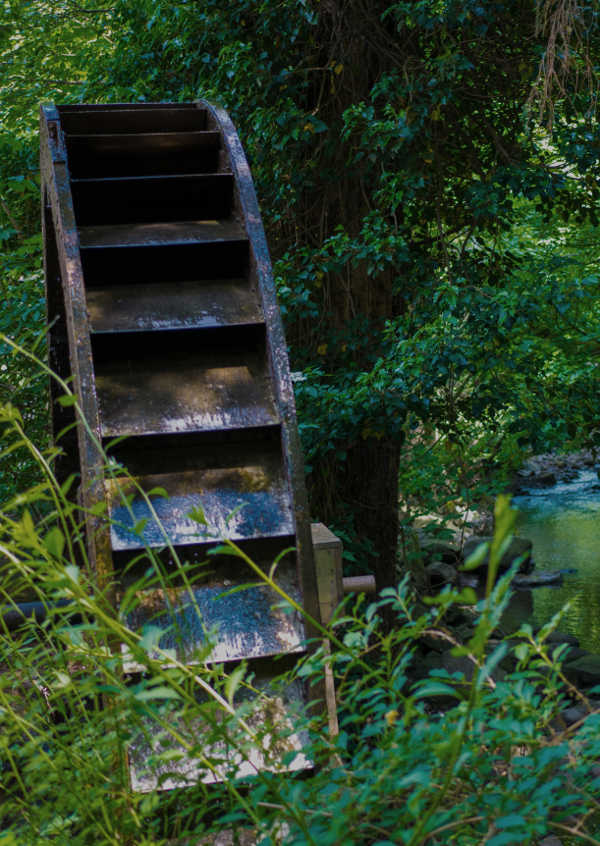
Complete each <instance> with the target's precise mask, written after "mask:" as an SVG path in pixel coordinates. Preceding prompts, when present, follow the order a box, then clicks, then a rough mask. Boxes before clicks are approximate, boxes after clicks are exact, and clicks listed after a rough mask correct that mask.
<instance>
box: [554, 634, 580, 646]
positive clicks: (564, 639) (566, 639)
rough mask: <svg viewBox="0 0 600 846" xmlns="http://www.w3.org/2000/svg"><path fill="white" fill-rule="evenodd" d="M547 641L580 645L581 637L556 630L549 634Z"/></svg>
mask: <svg viewBox="0 0 600 846" xmlns="http://www.w3.org/2000/svg"><path fill="white" fill-rule="evenodd" d="M546 643H568V644H569V646H579V638H578V637H576V636H575V635H574V634H569V633H568V632H558V631H554V632H550V634H549V635H548V636H547V638H546Z"/></svg>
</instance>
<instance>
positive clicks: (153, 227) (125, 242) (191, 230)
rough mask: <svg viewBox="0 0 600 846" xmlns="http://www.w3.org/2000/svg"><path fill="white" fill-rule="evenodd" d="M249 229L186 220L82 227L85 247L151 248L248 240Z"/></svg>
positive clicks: (235, 224) (226, 223) (81, 239)
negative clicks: (247, 231)
mask: <svg viewBox="0 0 600 846" xmlns="http://www.w3.org/2000/svg"><path fill="white" fill-rule="evenodd" d="M245 240H246V232H245V230H244V228H243V227H242V226H241V224H239V223H238V222H237V221H234V220H183V221H177V220H174V221H170V222H168V223H136V224H127V223H117V224H107V225H105V226H81V227H80V228H79V243H80V246H81V248H82V249H93V248H98V247H150V246H160V245H162V246H171V245H172V246H176V245H178V244H193V243H196V242H202V243H204V244H207V243H214V242H217V241H245Z"/></svg>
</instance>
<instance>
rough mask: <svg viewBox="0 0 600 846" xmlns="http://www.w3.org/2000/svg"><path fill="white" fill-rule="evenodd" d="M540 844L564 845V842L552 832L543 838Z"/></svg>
mask: <svg viewBox="0 0 600 846" xmlns="http://www.w3.org/2000/svg"><path fill="white" fill-rule="evenodd" d="M539 846H563V844H562V840H559V839H558V837H556V835H554V834H550V835H549V836H548V837H544V839H543V840H540V842H539Z"/></svg>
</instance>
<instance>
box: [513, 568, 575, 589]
mask: <svg viewBox="0 0 600 846" xmlns="http://www.w3.org/2000/svg"><path fill="white" fill-rule="evenodd" d="M562 580H563V574H562V573H561V572H560V570H555V571H554V572H542V573H533V574H531V575H521V574H519V575H516V576H515V577H514V579H513V581H512V583H513V585H514V586H515V587H518V588H536V587H545V586H546V585H558V584H560V583H561V582H562Z"/></svg>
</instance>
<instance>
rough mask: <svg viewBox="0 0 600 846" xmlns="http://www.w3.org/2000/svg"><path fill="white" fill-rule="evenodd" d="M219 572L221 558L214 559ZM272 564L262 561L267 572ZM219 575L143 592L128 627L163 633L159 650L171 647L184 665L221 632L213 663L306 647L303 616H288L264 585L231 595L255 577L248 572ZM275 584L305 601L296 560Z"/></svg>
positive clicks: (286, 563) (281, 569)
mask: <svg viewBox="0 0 600 846" xmlns="http://www.w3.org/2000/svg"><path fill="white" fill-rule="evenodd" d="M212 563H213V568H214V569H215V570H216V571H217V573H218V566H219V559H218V558H214V559H213V562H212ZM271 563H272V562H264V563H263V564H262V567H263V569H265V570H266V571H267V572H268V570H269V567H270V566H271ZM217 573H214V572H213V573H212V574H210V575H208V574H207V576H208V580H207V581H206V582H205V583H203V584H202V585H200V586H194V587H193V588H192V590H191V591H190V590H188V589H187V588H179V589H174V588H169V589H167V590H163V589H155V590H152V589H149V590H142V591H139V592H138V593H137V594H136V598H137V600H138V603H139V604H138V605H136V607H135V609H134V610H133V611H131V612H130V613H129V614H128V615H127V625H128V626H129V627H130V628H132V629H133V630H134V631H139V630H141V629H142V628H143V626H145V625H148V624H151V625H153V626H157V627H158V628H161V629H164V630H165V631H164V634H163V635H162V637H161V639H160V641H159V644H158V645H159V647H160V649H163V650H166V649H172V650H174V651H175V654H176V656H177V658H178V659H179V660H180V661H184V662H189V661H192V662H193V660H194V657H195V653H196V652H197V650H198V649H202V647H203V646H205V644H206V632H207V631H211V630H212V631H214V630H215V628H216V629H217V630H218V636H217V638H216V639H215V646H214V648H213V650H212V652H211V653H210V656H208V657H207V658H205V660H209V661H236V660H240V659H242V658H261V657H265V656H268V655H279V654H281V653H282V652H284V653H289V652H300V651H303V649H304V644H303V641H304V637H305V633H304V626H303V625H302V620H301V617H300V615H299V614H297V613H296V612H295V613H292V614H287V613H285V611H284V610H283V609H282V608H281V607H280V606H279V605H278V604H276V603H277V600H278V598H279V597H278V595H277V594H276V593H275V591H273V589H272V588H269V587H267V586H266V585H261V586H257V587H253V588H249V589H248V590H243V591H236V592H235V593H229V594H228V595H225V594H227V592H228V591H231V590H232V588H234V587H235V586H236V585H242V584H244V583H247V582H248V580H249V578H250V579H252V578H253V574H252V572H251V571H250V570H249V568H245V572H242V573H240V574H239V576H238V578H236V579H235V581H234V580H232V579H223V578H219V577H218V576H217ZM276 578H277V584H278V585H279V587H281V588H282V589H283V590H284V591H285V592H286V593H287V594H288V595H289V596H292V597H293V598H294V599H295V600H296V601H297V602H301V597H300V591H299V590H298V577H297V573H296V565H295V561H294V560H293V559H289V560H287V561H282V562H281V564H280V566H279V567H278V568H277V576H276Z"/></svg>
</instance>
